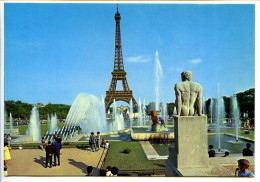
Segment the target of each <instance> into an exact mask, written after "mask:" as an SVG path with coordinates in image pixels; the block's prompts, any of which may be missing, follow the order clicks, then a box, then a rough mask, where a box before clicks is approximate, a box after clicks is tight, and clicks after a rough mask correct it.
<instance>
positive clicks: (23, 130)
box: [14, 123, 64, 136]
mask: <svg viewBox="0 0 260 182" xmlns="http://www.w3.org/2000/svg"><path fill="white" fill-rule="evenodd" d="M63 125H64V123H58V127H59V128H62V127H63ZM14 128H18V129H19V132H20V135H25V134H26V130H27V128H28V125H18V126H14ZM47 131H48V124H41V136H43V135H44V134H45V133H46V132H47Z"/></svg>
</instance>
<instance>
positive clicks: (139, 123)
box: [138, 97, 143, 126]
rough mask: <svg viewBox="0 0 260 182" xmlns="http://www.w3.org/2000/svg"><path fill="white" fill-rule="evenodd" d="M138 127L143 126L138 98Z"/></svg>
mask: <svg viewBox="0 0 260 182" xmlns="http://www.w3.org/2000/svg"><path fill="white" fill-rule="evenodd" d="M138 126H143V112H142V102H141V99H140V97H139V101H138Z"/></svg>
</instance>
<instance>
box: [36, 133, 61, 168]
mask: <svg viewBox="0 0 260 182" xmlns="http://www.w3.org/2000/svg"><path fill="white" fill-rule="evenodd" d="M53 140H54V141H53V142H51V141H48V143H47V144H46V142H45V139H44V138H42V140H41V145H40V147H41V149H42V150H43V149H45V152H46V163H45V168H47V167H48V163H49V167H50V168H51V167H52V157H53V158H54V164H53V166H56V165H58V166H60V155H61V148H62V144H61V141H62V139H61V136H60V135H58V137H57V138H56V137H54V139H53Z"/></svg>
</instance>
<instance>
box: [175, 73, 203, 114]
mask: <svg viewBox="0 0 260 182" xmlns="http://www.w3.org/2000/svg"><path fill="white" fill-rule="evenodd" d="M191 78H192V73H191V71H184V72H182V73H181V80H182V82H180V83H177V84H176V85H175V88H174V89H175V95H176V100H175V104H176V108H177V116H193V115H194V113H195V109H197V113H198V115H199V116H201V115H202V86H201V85H200V84H199V83H195V82H192V81H191Z"/></svg>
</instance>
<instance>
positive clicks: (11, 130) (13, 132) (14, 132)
mask: <svg viewBox="0 0 260 182" xmlns="http://www.w3.org/2000/svg"><path fill="white" fill-rule="evenodd" d="M4 131H5V134H16V135H18V134H19V129H18V128H15V129H5V130H4Z"/></svg>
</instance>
